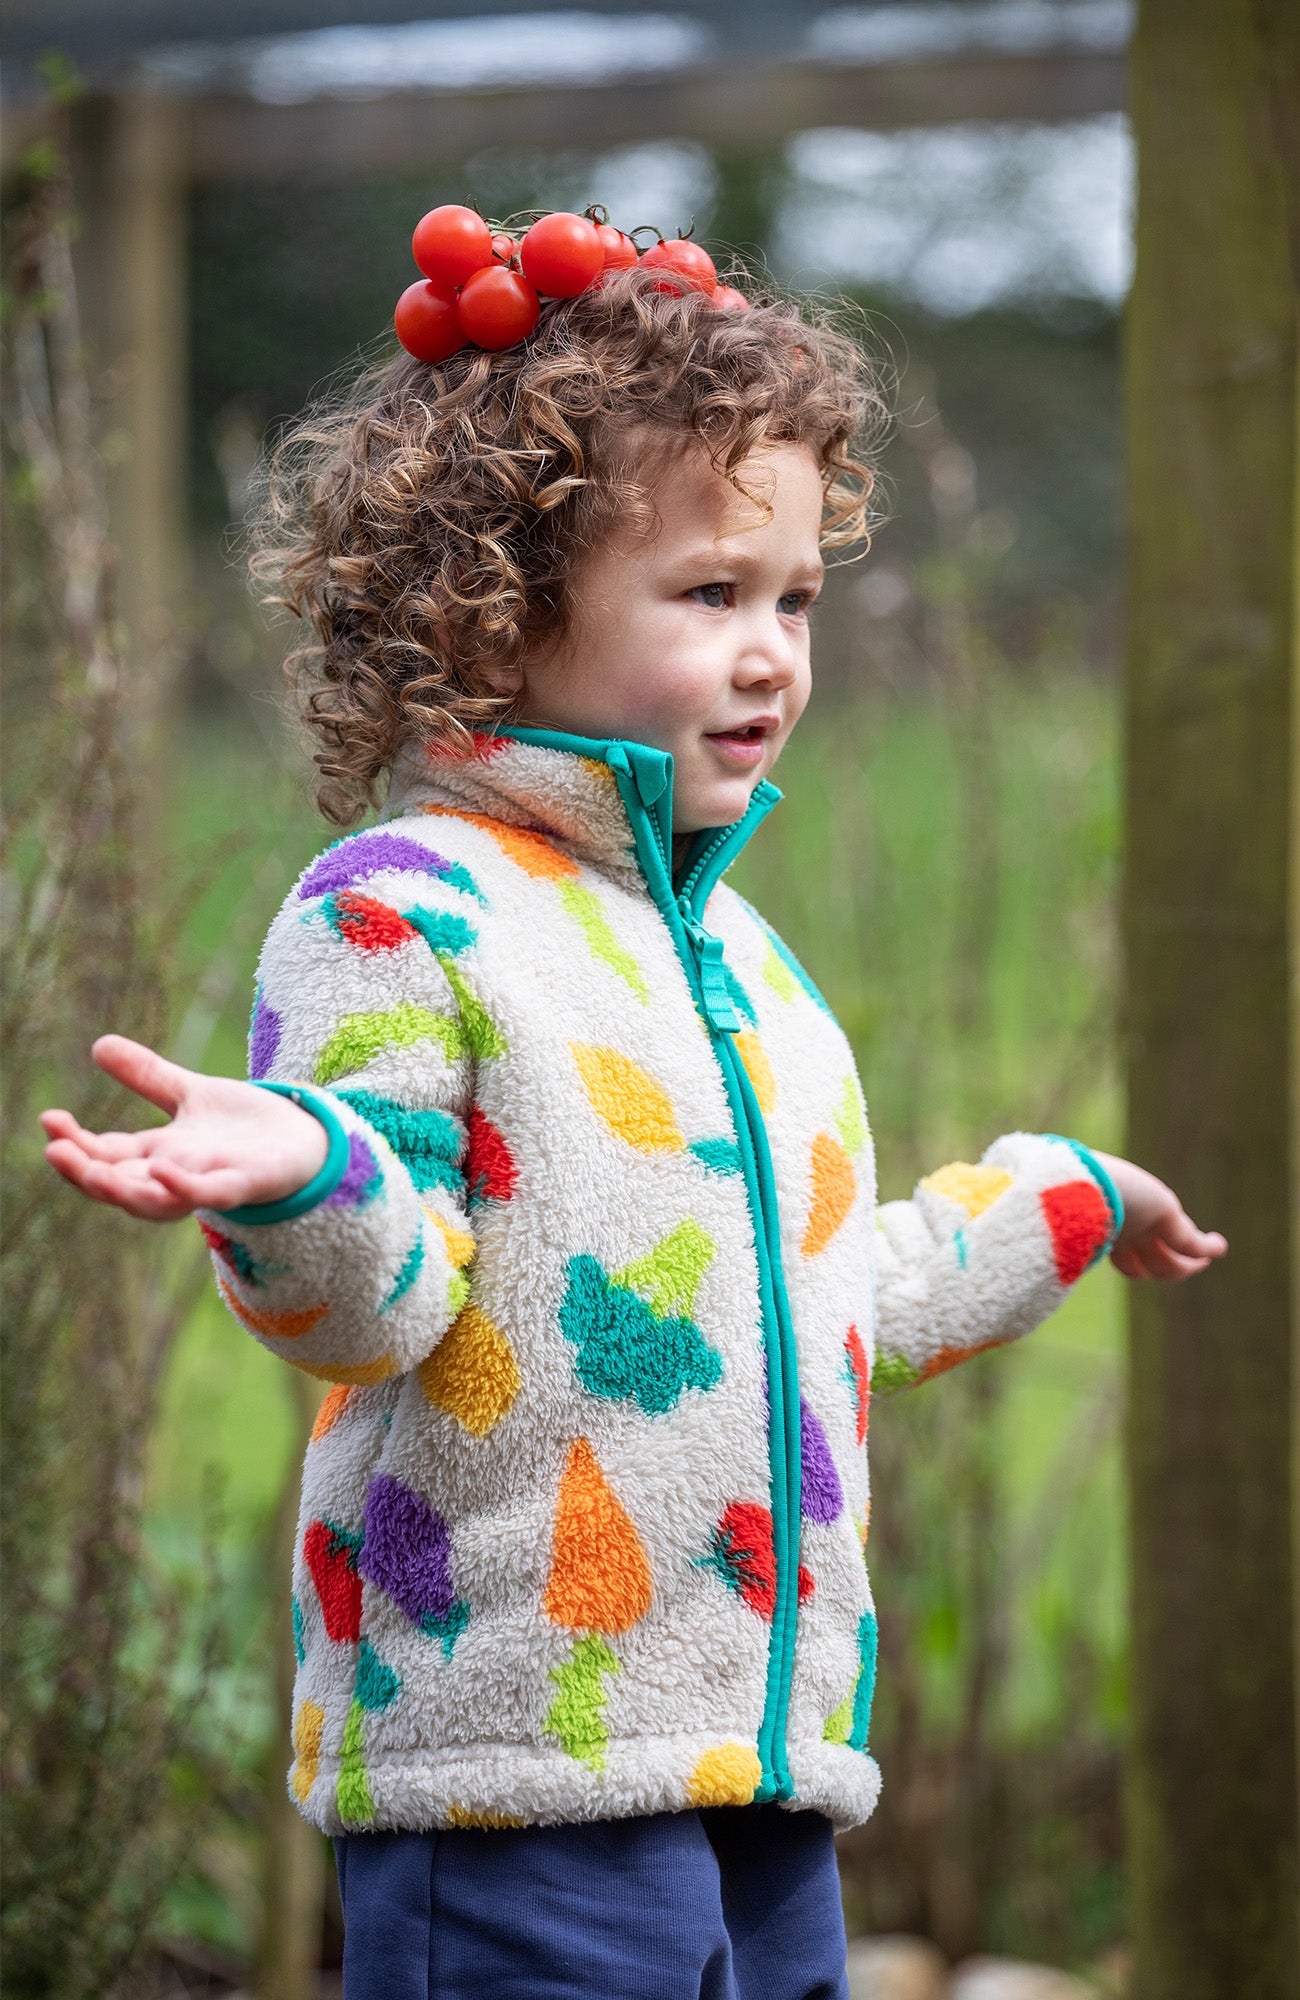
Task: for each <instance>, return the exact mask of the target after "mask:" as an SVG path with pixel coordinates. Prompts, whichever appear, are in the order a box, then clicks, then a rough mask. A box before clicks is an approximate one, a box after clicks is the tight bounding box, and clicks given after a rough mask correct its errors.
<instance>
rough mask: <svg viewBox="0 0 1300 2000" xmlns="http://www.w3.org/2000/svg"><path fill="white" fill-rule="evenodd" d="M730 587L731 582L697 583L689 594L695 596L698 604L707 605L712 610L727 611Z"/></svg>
mask: <svg viewBox="0 0 1300 2000" xmlns="http://www.w3.org/2000/svg"><path fill="white" fill-rule="evenodd" d="M730 589H731V585H730V584H729V583H697V584H696V585H695V588H694V589H693V590H690V591H688V592H687V596H688V597H693V598H694V599H695V601H696V603H697V604H704V605H707V607H708V609H709V610H710V611H725V610H726V608H727V602H728V598H727V593H728V592H729V590H730Z"/></svg>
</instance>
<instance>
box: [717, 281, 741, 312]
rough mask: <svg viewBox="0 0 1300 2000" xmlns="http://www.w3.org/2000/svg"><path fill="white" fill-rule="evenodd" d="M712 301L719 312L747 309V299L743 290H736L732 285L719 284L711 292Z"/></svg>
mask: <svg viewBox="0 0 1300 2000" xmlns="http://www.w3.org/2000/svg"><path fill="white" fill-rule="evenodd" d="M713 303H714V305H715V306H717V307H718V309H719V311H721V312H741V313H747V312H748V311H749V300H748V299H747V298H746V297H745V294H744V293H743V292H738V291H737V290H736V287H735V286H734V285H719V286H718V289H717V291H716V292H715V293H714V294H713Z"/></svg>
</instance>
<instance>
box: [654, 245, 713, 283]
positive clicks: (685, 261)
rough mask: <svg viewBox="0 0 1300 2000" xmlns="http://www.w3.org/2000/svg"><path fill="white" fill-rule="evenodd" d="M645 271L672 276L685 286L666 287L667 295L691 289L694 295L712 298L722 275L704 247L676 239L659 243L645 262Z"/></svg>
mask: <svg viewBox="0 0 1300 2000" xmlns="http://www.w3.org/2000/svg"><path fill="white" fill-rule="evenodd" d="M641 268H642V270H645V271H663V272H665V273H669V272H671V273H672V274H673V275H674V276H675V277H676V278H678V279H679V280H684V281H685V283H684V285H680V286H679V285H676V284H669V283H665V284H664V285H662V286H661V287H660V289H661V290H663V291H677V290H679V289H687V288H689V289H690V290H691V291H695V292H704V293H706V294H712V293H713V292H714V291H716V290H717V284H718V273H717V270H716V268H715V266H714V262H713V259H712V257H710V255H709V253H708V251H707V250H705V249H703V248H702V247H701V246H700V244H698V243H692V242H691V241H690V240H689V238H688V237H685V236H675V237H671V238H670V239H669V240H668V241H667V242H664V243H655V244H653V245H652V246H651V248H650V249H649V250H647V251H646V253H645V255H644V257H642V259H641Z"/></svg>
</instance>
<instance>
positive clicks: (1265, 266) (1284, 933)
mask: <svg viewBox="0 0 1300 2000" xmlns="http://www.w3.org/2000/svg"><path fill="white" fill-rule="evenodd" d="M1286 11H1287V10H1285V9H1283V8H1281V7H1279V6H1274V5H1273V0H1257V4H1255V5H1252V4H1251V0H1140V6H1139V16H1138V25H1137V34H1136V43H1135V50H1134V67H1133V110H1134V118H1135V124H1136V132H1137V143H1138V175H1139V196H1138V220H1137V270H1136V277H1135V282H1134V289H1133V297H1132V302H1131V306H1130V316H1129V325H1128V348H1127V383H1126V393H1127V402H1128V439H1129V464H1128V472H1129V507H1130V528H1129V573H1128V585H1129V622H1128V641H1127V648H1128V689H1127V743H1128V755H1127V814H1128V873H1127V886H1126V894H1125V909H1124V930H1125V942H1126V953H1127V967H1128V975H1127V976H1128V994H1127V1030H1128V1044H1129V1148H1130V1151H1131V1153H1132V1155H1133V1157H1134V1158H1136V1159H1138V1160H1140V1161H1142V1162H1143V1163H1144V1164H1145V1165H1148V1166H1150V1167H1151V1168H1153V1169H1154V1170H1155V1171H1156V1172H1157V1173H1159V1174H1160V1175H1162V1176H1163V1177H1164V1178H1165V1179H1166V1180H1168V1181H1169V1182H1171V1183H1172V1185H1173V1186H1174V1187H1176V1188H1177V1189H1178V1191H1179V1193H1180V1194H1181V1195H1182V1197H1183V1198H1184V1200H1185V1202H1186V1204H1187V1207H1188V1208H1189V1210H1190V1212H1191V1214H1192V1215H1193V1216H1194V1217H1195V1218H1196V1219H1197V1220H1198V1221H1199V1222H1200V1223H1201V1224H1202V1226H1203V1227H1213V1228H1220V1229H1222V1230H1223V1231H1224V1233H1225V1234H1226V1235H1227V1237H1228V1240H1229V1244H1230V1246H1231V1248H1230V1254H1229V1256H1228V1258H1227V1259H1226V1261H1225V1262H1224V1264H1223V1265H1222V1266H1220V1267H1218V1268H1216V1269H1213V1270H1212V1271H1210V1272H1209V1273H1208V1274H1206V1275H1205V1276H1204V1277H1201V1278H1198V1279H1196V1280H1195V1281H1194V1282H1192V1283H1191V1284H1188V1285H1186V1286H1181V1287H1171V1288H1165V1287H1157V1286H1154V1285H1144V1286H1140V1287H1135V1288H1134V1293H1133V1303H1132V1339H1131V1375H1130V1405H1129V1435H1128V1450H1129V1466H1130V1476H1131V1498H1132V1631H1133V1640H1132V1688H1133V1730H1132V1758H1131V1771H1130V1798H1129V1804H1130V1814H1129V1836H1130V1869H1131V1887H1132V1928H1133V1941H1134V1947H1135V1954H1136V1982H1135V1994H1136V2000H1296V1996H1297V1995H1300V1927H1298V1925H1297V1882H1296V1834H1297V1766H1296V1747H1297V1720H1296V1717H1297V1709H1296V1629H1297V1628H1296V1622H1295V1614H1296V1610H1297V1604H1296V1555H1297V1550H1296V1548H1295V1546H1294V1537H1295V1526H1294V1524H1295V1520H1296V1514H1295V1509H1294V1493H1293V1467H1294V1465H1295V1462H1296V1459H1295V1453H1296V1442H1297V1437H1298V1436H1300V1427H1298V1426H1297V1422H1296V1403H1295V1390H1296V1382H1297V1374H1296V1361H1295V1353H1296V1348H1295V1341H1296V1327H1295V1324H1294V1315H1295V1313H1296V1300H1297V1291H1296V1273H1295V1259H1296V1216H1295V1206H1296V1186H1297V1183H1296V1179H1295V1146H1296V1142H1297V1137H1298V1136H1300V1135H1298V1134H1297V1131H1296V1129H1295V1123H1294V1121H1295V1120H1296V1117H1297V1111H1296V1106H1297V1098H1296V1094H1295V1092H1296V1064H1297V1026H1296V1017H1295V1005H1294V998H1293V996H1292V992H1290V991H1289V980H1290V978H1291V977H1292V976H1293V974H1294V967H1295V956H1294V955H1295V951H1296V944H1297V941H1296V936H1295V931H1294V926H1295V925H1296V923H1297V915H1296V903H1295V885H1296V870H1297V858H1296V853H1295V847H1294V841H1295V829H1296V825H1297V820H1296V811H1297V806H1296V795H1297V787H1298V785H1300V747H1298V737H1297V720H1298V707H1300V704H1298V702H1297V672H1296V653H1295V645H1296V622H1297V609H1296V608H1297V577H1296V532H1297V518H1298V517H1297V389H1296V364H1297V352H1296V288H1295V278H1294V272H1293V270H1292V268H1291V265H1290V263H1289V260H1288V244H1287V211H1288V205H1289V204H1288V196H1289V195H1292V194H1294V190H1292V189H1290V188H1289V185H1288V177H1287V168H1286V165H1285V164H1284V161H1285V150H1286V149H1285V144H1284V142H1283V140H1282V139H1281V137H1280V134H1281V132H1282V130H1283V129H1284V128H1285V127H1286V126H1287V125H1288V124H1289V123H1292V122H1293V121H1294V120H1295V119H1296V118H1297V117H1300V76H1298V75H1297V68H1296V67H1295V66H1292V65H1291V64H1288V65H1287V67H1286V69H1284V71H1283V73H1282V75H1281V76H1279V72H1278V62H1277V55H1278V48H1279V46H1280V45H1285V47H1287V48H1289V50H1290V51H1291V53H1292V55H1293V56H1294V53H1295V49H1296V35H1295V33H1294V31H1293V29H1284V30H1283V31H1282V32H1281V43H1280V44H1279V41H1278V39H1277V35H1276V34H1275V32H1274V31H1275V30H1277V28H1278V24H1279V23H1281V22H1283V20H1284V18H1285V14H1286ZM1291 18H1292V21H1293V22H1294V21H1295V20H1298V19H1300V16H1295V15H1292V17H1291ZM1279 93H1280V96H1281V98H1282V99H1283V100H1285V103H1284V112H1285V115H1284V117H1283V118H1282V119H1279V118H1278V116H1277V111H1278V98H1279ZM1289 933H1290V935H1288V934H1289Z"/></svg>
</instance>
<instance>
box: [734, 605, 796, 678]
mask: <svg viewBox="0 0 1300 2000" xmlns="http://www.w3.org/2000/svg"><path fill="white" fill-rule="evenodd" d="M798 671H799V650H798V646H797V644H796V642H795V640H794V639H793V638H792V636H791V634H790V633H789V632H787V631H786V630H785V628H784V626H783V625H782V624H781V622H780V620H779V619H777V618H773V619H771V620H770V621H766V620H765V621H764V623H763V626H762V628H761V630H759V631H756V632H754V633H752V634H751V635H750V637H749V641H748V643H747V644H746V645H745V647H744V649H743V651H742V653H741V655H740V659H739V661H738V662H737V678H738V679H739V681H740V683H741V685H742V686H744V687H754V686H756V685H758V684H759V683H761V682H764V681H766V682H769V683H770V684H771V685H772V686H773V687H779V688H784V687H789V685H790V683H791V682H792V681H793V680H794V678H795V676H796V675H797V673H798Z"/></svg>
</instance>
